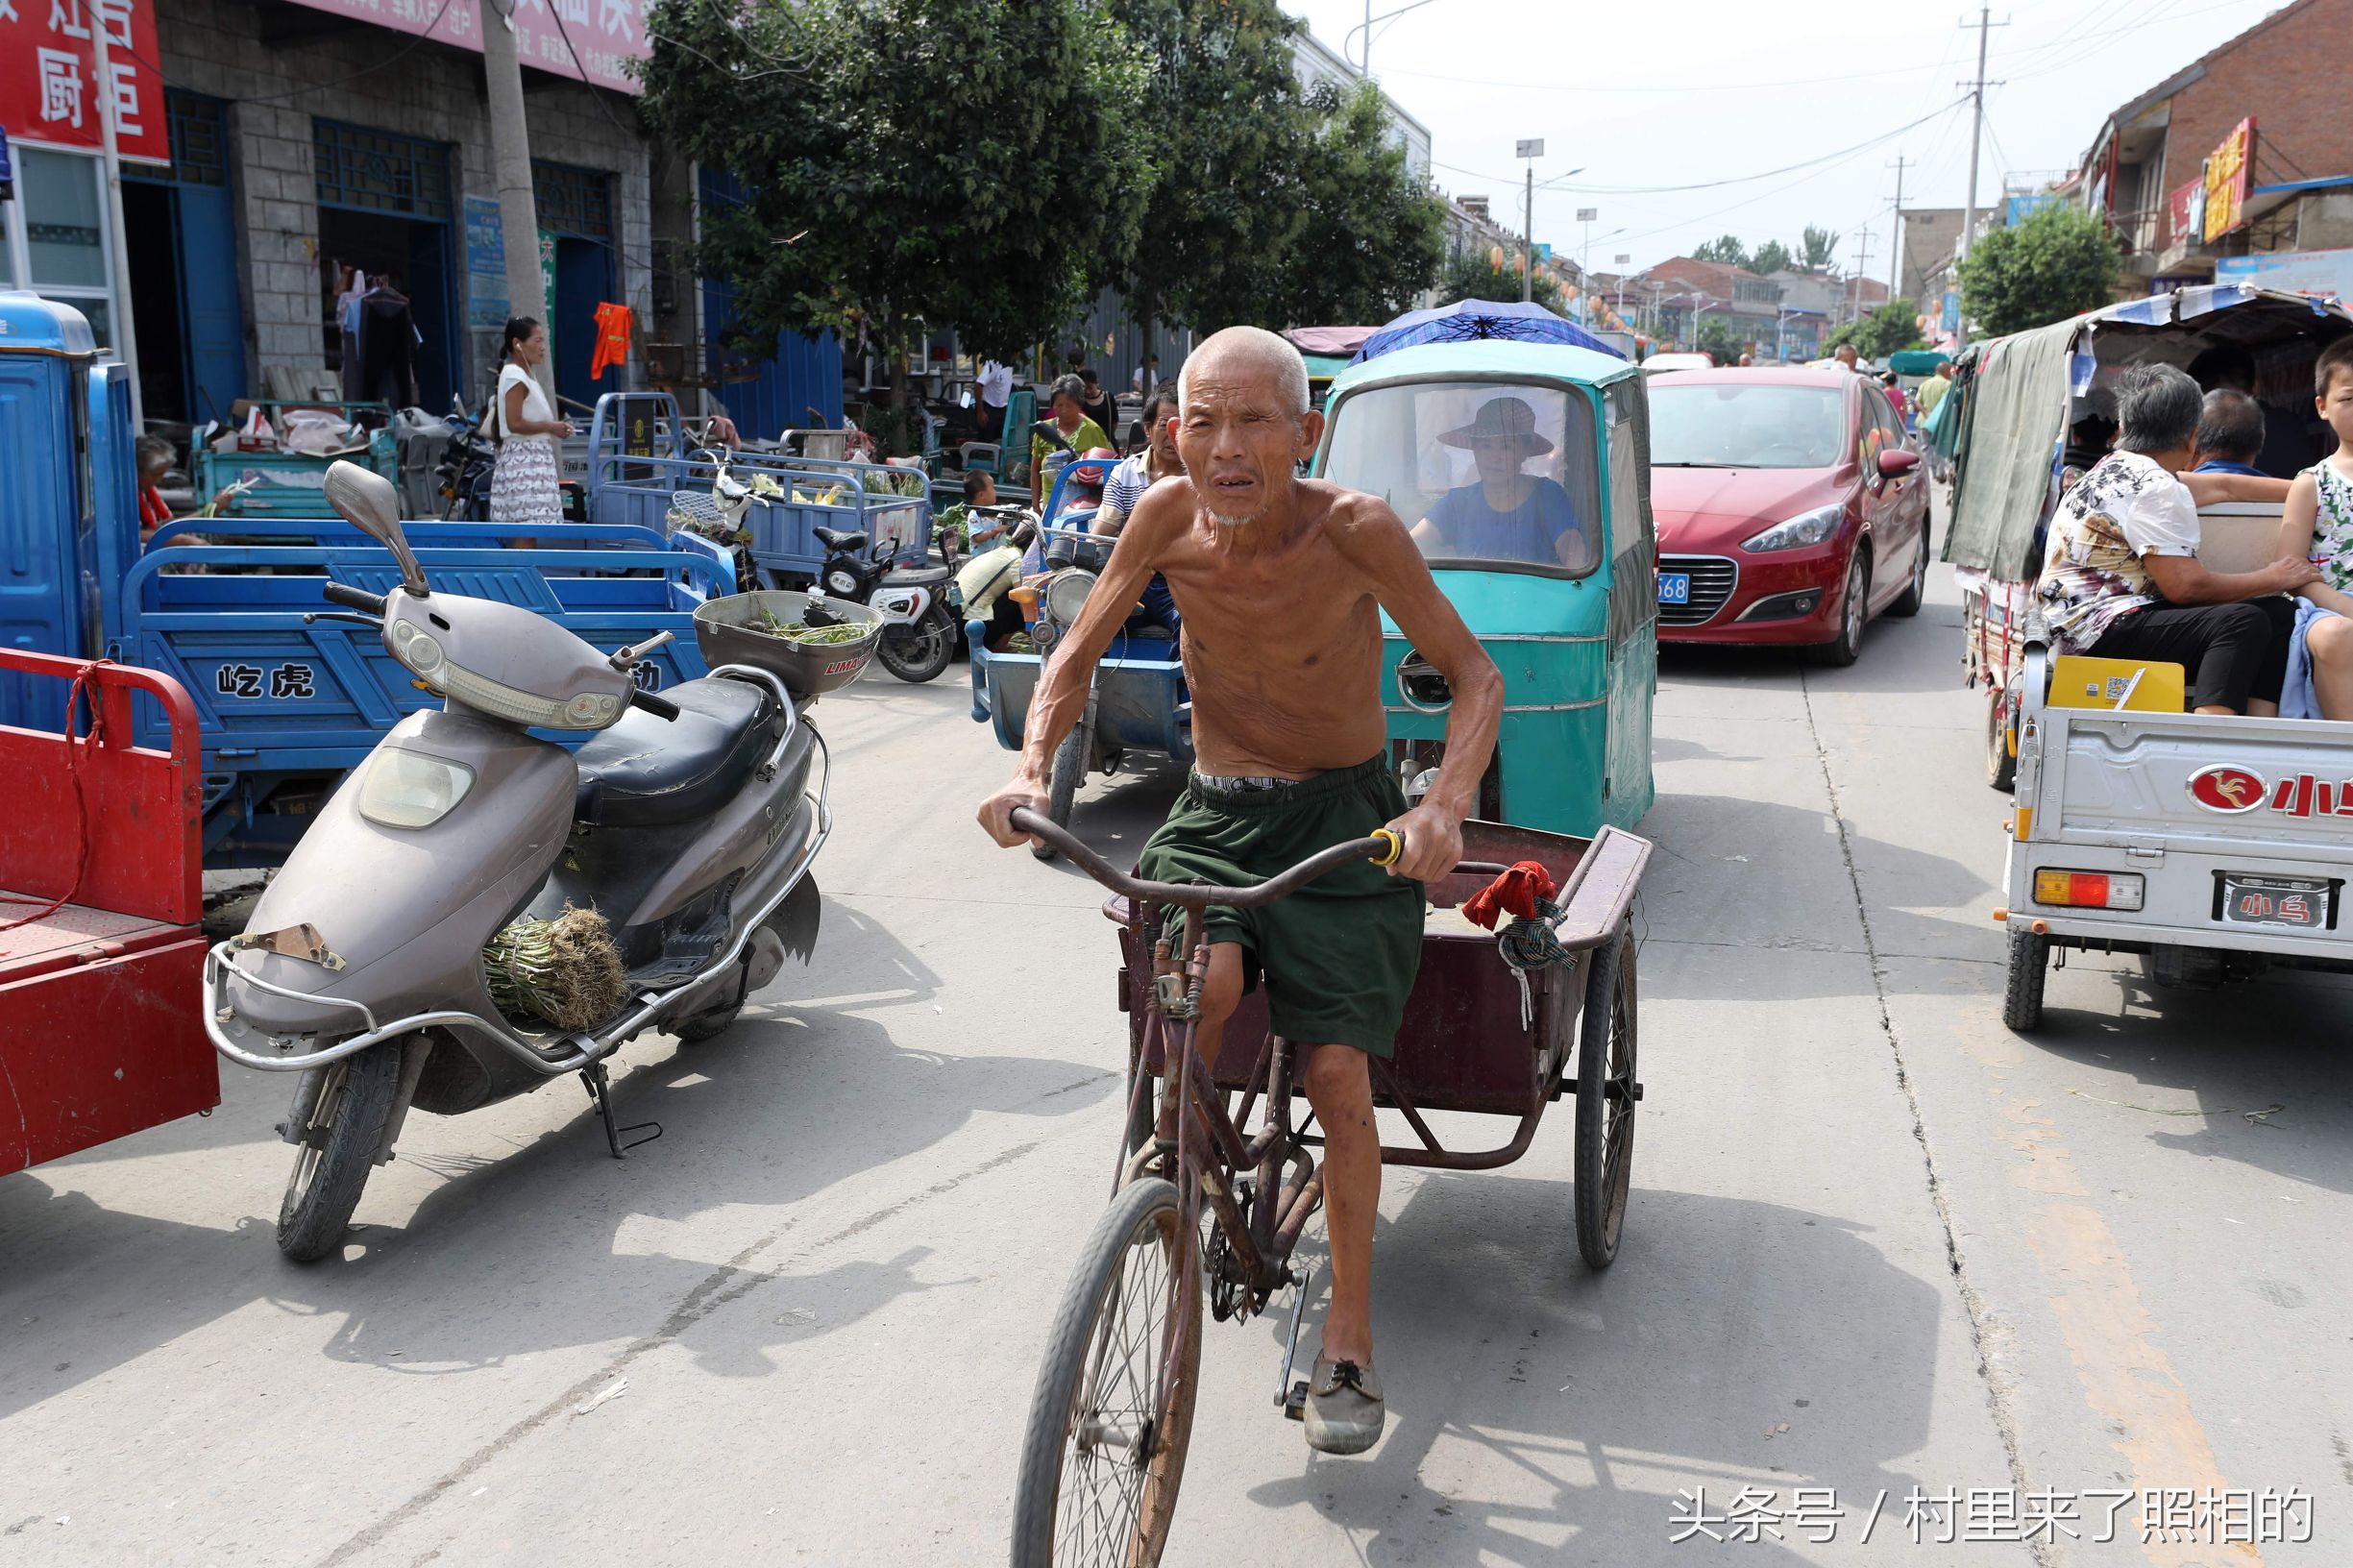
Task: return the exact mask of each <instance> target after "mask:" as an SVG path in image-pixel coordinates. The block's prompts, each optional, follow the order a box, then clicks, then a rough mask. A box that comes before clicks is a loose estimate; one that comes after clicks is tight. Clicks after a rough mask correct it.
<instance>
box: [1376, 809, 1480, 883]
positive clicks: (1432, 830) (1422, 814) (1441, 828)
mask: <svg viewBox="0 0 2353 1568" xmlns="http://www.w3.org/2000/svg"><path fill="white" fill-rule="evenodd" d="M1388 830H1389V831H1390V832H1392V833H1395V834H1397V835H1399V836H1400V837H1402V838H1403V839H1404V840H1405V841H1406V847H1405V853H1403V854H1401V855H1399V856H1398V857H1397V863H1396V864H1395V865H1393V866H1391V867H1389V868H1388V872H1389V874H1390V875H1391V876H1404V877H1410V878H1412V879H1413V880H1414V881H1416V882H1435V881H1436V880H1437V879H1438V878H1440V877H1442V876H1444V875H1446V874H1447V873H1448V872H1449V871H1451V870H1454V869H1455V863H1456V862H1457V861H1459V860H1460V859H1461V858H1462V819H1461V818H1460V817H1458V816H1457V815H1456V814H1455V813H1453V812H1451V811H1448V810H1446V809H1445V808H1444V807H1441V806H1435V805H1433V804H1431V803H1430V802H1429V801H1427V800H1425V801H1423V802H1422V803H1421V804H1420V805H1418V806H1415V807H1414V808H1413V809H1412V810H1411V811H1409V812H1407V813H1406V814H1405V815H1404V816H1403V817H1400V818H1397V819H1396V820H1395V821H1391V822H1390V823H1389V824H1388Z"/></svg>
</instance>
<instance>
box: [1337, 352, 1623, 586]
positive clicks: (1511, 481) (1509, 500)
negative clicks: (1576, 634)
mask: <svg viewBox="0 0 2353 1568" xmlns="http://www.w3.org/2000/svg"><path fill="white" fill-rule="evenodd" d="M1323 478H1327V479H1330V480H1332V481H1333V482H1334V483H1336V484H1343V485H1346V486H1347V487H1348V488H1349V489H1351V490H1361V491H1364V492H1366V493H1367V494H1369V495H1375V496H1379V497H1380V498H1381V499H1382V500H1384V501H1385V502H1388V503H1389V504H1390V505H1391V506H1392V507H1394V508H1396V511H1397V515H1398V516H1399V517H1401V518H1403V519H1405V523H1406V527H1409V528H1410V529H1411V530H1412V531H1413V542H1414V543H1415V544H1416V545H1418V546H1420V547H1421V551H1422V554H1423V555H1424V556H1426V557H1428V558H1429V559H1430V560H1433V561H1440V562H1446V563H1449V564H1457V565H1469V566H1510V567H1518V568H1522V569H1527V570H1534V571H1552V572H1558V573H1561V574H1564V575H1569V576H1581V575H1583V574H1584V573H1587V572H1590V571H1592V570H1593V569H1594V568H1595V567H1596V566H1598V565H1600V564H1601V552H1602V543H1601V540H1602V530H1601V502H1600V498H1599V494H1598V488H1597V485H1596V482H1595V465H1594V460H1593V412H1592V404H1589V403H1587V402H1586V401H1585V398H1584V396H1583V395H1582V394H1581V393H1580V392H1576V391H1572V390H1569V389H1565V388H1561V387H1556V386H1533V385H1521V384H1516V383H1501V382H1495V381H1413V382H1409V383H1407V384H1404V385H1399V386H1379V387H1372V388H1369V389H1367V390H1365V391H1362V392H1357V393H1353V394H1351V395H1350V396H1349V397H1347V398H1346V399H1344V400H1343V401H1342V402H1341V404H1340V405H1339V407H1338V408H1337V409H1336V411H1335V413H1334V416H1333V423H1332V436H1331V442H1330V445H1329V447H1328V448H1327V449H1326V454H1325V461H1324V466H1323Z"/></svg>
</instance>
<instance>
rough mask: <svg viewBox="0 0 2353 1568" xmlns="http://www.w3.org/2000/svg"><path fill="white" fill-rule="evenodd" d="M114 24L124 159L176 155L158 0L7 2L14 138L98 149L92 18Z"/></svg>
mask: <svg viewBox="0 0 2353 1568" xmlns="http://www.w3.org/2000/svg"><path fill="white" fill-rule="evenodd" d="M93 15H95V16H97V17H99V18H102V19H103V20H104V21H105V23H106V29H107V68H108V71H109V73H110V75H111V76H112V77H113V92H112V94H111V96H112V99H113V105H114V141H115V146H116V149H117V150H118V151H119V152H120V153H121V154H122V156H123V157H125V158H128V159H137V160H138V161H140V162H145V163H169V162H170V161H171V160H172V152H171V135H170V132H169V130H168V129H167V128H166V125H165V121H164V116H163V84H162V82H161V81H159V80H158V78H157V76H156V67H155V61H156V59H157V50H156V12H155V4H154V0H95V4H93V5H91V6H90V7H88V8H87V9H85V7H84V4H83V0H0V129H4V130H6V131H7V132H8V134H9V136H10V138H11V139H12V140H15V141H27V142H47V143H49V144H50V145H52V146H59V147H86V148H89V149H91V150H93V151H94V150H96V149H97V148H98V147H99V145H100V144H101V142H102V140H103V136H104V133H103V131H102V130H101V128H100V125H99V120H98V111H99V106H100V104H101V103H102V101H103V100H104V99H105V98H106V97H107V96H108V95H107V94H105V93H102V92H101V91H100V90H99V86H98V61H97V40H96V39H94V38H93V37H91V36H90V23H91V18H92V16H93Z"/></svg>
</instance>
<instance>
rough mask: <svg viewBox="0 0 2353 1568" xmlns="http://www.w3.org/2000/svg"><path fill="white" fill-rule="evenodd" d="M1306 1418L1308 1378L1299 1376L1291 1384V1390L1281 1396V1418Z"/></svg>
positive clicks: (1296, 1419) (1289, 1419) (1287, 1419)
mask: <svg viewBox="0 0 2353 1568" xmlns="http://www.w3.org/2000/svg"><path fill="white" fill-rule="evenodd" d="M1307 1418H1308V1380H1307V1379H1305V1378H1301V1379H1300V1380H1299V1381H1298V1382H1297V1383H1294V1384H1291V1391H1290V1392H1289V1393H1287V1394H1286V1395H1285V1396H1284V1397H1283V1419H1284V1420H1286V1421H1305V1420H1306V1419H1307Z"/></svg>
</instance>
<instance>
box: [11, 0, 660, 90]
mask: <svg viewBox="0 0 2353 1568" xmlns="http://www.w3.org/2000/svg"><path fill="white" fill-rule="evenodd" d="M9 3H11V0H0V5H7V4H9ZM295 3H296V4H298V5H302V6H306V7H308V8H309V9H310V10H312V11H331V12H335V13H336V14H337V15H339V16H356V17H357V18H359V19H360V20H361V21H363V22H374V23H376V24H377V25H378V26H379V27H388V28H391V29H392V30H393V31H395V32H398V33H412V34H419V35H424V34H430V35H431V36H432V37H434V38H437V39H439V40H440V41H441V42H443V43H453V44H456V45H457V46H458V47H459V48H461V49H473V50H477V51H478V50H479V49H480V48H481V47H482V6H481V0H449V3H448V4H447V5H443V4H440V3H439V0H295ZM647 3H648V0H516V3H515V53H516V54H517V55H519V56H520V57H521V58H522V61H523V63H524V64H526V65H528V66H530V67H532V68H533V69H535V70H542V71H549V72H552V73H553V74H555V75H557V76H569V77H572V78H574V79H575V80H576V81H581V82H593V83H595V84H596V85H597V86H601V87H610V88H612V89H613V90H614V91H616V92H630V93H633V92H636V91H638V90H639V88H638V83H637V79H636V78H635V77H633V76H631V75H630V74H629V62H630V61H635V60H643V59H644V58H645V57H646V55H647V54H648V53H649V52H650V45H649V44H648V43H647V42H646V29H645V18H644V12H645V7H646V5H647Z"/></svg>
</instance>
